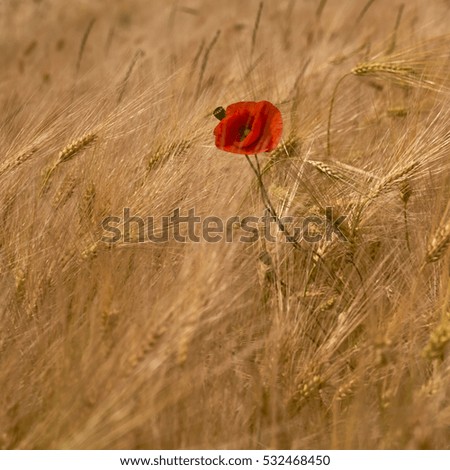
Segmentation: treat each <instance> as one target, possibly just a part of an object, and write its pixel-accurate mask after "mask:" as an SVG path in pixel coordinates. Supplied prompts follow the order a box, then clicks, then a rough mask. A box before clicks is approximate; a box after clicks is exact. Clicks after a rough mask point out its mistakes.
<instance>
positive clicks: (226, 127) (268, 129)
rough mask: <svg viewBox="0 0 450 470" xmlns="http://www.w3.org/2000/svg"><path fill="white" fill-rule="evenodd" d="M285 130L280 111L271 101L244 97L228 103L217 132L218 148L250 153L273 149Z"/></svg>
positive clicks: (215, 131) (215, 133)
mask: <svg viewBox="0 0 450 470" xmlns="http://www.w3.org/2000/svg"><path fill="white" fill-rule="evenodd" d="M216 115H217V114H216ZM282 130H283V120H282V118H281V113H280V111H279V109H278V108H277V107H275V106H274V105H273V104H272V103H269V102H268V101H258V102H255V101H242V102H240V103H234V104H230V106H228V107H227V109H226V112H225V117H223V119H222V120H221V121H220V122H219V124H218V125H217V127H216V128H215V129H214V135H215V137H216V147H217V148H219V149H221V150H225V151H226V152H232V153H240V154H245V155H250V154H256V153H260V152H270V151H271V150H273V149H274V148H275V147H276V146H277V145H278V142H279V141H280V139H281V133H282Z"/></svg>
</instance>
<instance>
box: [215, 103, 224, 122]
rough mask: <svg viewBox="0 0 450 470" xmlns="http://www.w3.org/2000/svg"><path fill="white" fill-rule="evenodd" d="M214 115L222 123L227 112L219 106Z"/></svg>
mask: <svg viewBox="0 0 450 470" xmlns="http://www.w3.org/2000/svg"><path fill="white" fill-rule="evenodd" d="M213 114H214V116H215V117H216V118H217V119H218V120H219V121H221V120H222V119H223V118H224V117H225V110H224V109H223V108H222V106H219V107H217V108H216V109H215V110H214V111H213Z"/></svg>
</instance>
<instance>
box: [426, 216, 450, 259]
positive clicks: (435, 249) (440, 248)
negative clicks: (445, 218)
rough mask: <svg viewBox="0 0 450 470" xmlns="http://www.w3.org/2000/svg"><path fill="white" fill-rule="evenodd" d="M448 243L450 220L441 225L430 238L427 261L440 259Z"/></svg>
mask: <svg viewBox="0 0 450 470" xmlns="http://www.w3.org/2000/svg"><path fill="white" fill-rule="evenodd" d="M449 245H450V222H447V223H446V224H443V225H441V226H440V227H439V228H438V229H437V231H436V233H435V235H434V237H433V238H432V240H431V242H430V244H429V246H428V250H427V256H426V262H427V263H434V262H436V261H438V260H440V259H441V258H442V257H443V256H444V253H445V252H446V250H447V248H448V246H449Z"/></svg>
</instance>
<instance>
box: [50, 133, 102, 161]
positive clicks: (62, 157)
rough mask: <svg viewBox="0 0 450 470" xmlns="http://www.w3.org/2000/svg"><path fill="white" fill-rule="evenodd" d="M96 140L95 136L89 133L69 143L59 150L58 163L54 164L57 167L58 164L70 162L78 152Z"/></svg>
mask: <svg viewBox="0 0 450 470" xmlns="http://www.w3.org/2000/svg"><path fill="white" fill-rule="evenodd" d="M96 138H97V134H95V133H94V132H89V133H88V134H86V135H84V136H83V137H80V138H79V139H77V140H74V141H73V142H70V144H68V145H66V146H65V147H64V148H63V149H62V150H61V152H59V155H58V161H57V163H56V164H57V165H58V164H60V163H64V162H67V161H69V160H71V159H72V158H73V157H74V156H75V155H76V154H77V153H78V152H80V151H81V150H83V149H84V148H85V147H87V146H88V145H89V144H90V143H92V142H94V140H95V139H96Z"/></svg>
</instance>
